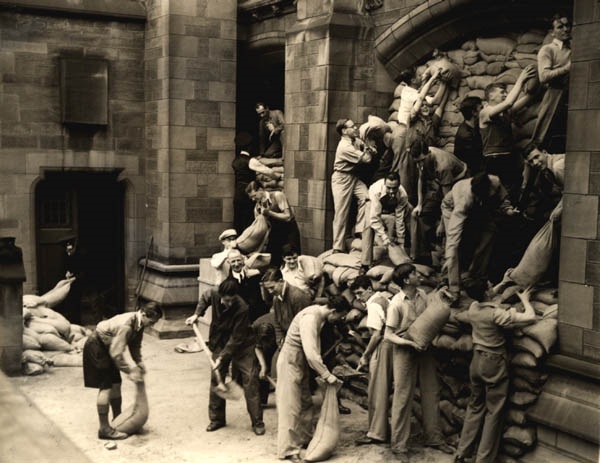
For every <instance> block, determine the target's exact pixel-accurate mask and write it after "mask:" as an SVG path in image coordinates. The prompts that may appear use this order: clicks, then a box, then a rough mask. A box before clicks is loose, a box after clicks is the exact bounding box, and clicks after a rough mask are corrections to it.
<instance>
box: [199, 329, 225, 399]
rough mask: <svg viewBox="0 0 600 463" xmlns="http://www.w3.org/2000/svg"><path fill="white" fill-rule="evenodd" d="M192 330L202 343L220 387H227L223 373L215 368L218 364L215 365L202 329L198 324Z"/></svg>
mask: <svg viewBox="0 0 600 463" xmlns="http://www.w3.org/2000/svg"><path fill="white" fill-rule="evenodd" d="M192 328H193V329H194V333H195V334H196V337H197V338H198V342H199V343H200V346H201V347H202V349H203V350H204V352H205V353H206V357H207V358H208V361H209V363H210V366H211V370H212V371H213V372H214V374H215V378H216V379H217V382H218V383H219V387H221V388H223V387H225V385H224V384H223V378H221V373H220V372H219V370H218V369H216V368H215V367H216V366H217V364H216V363H215V361H214V360H213V358H212V352H211V351H210V349H209V348H208V346H207V345H206V343H205V342H204V338H203V337H202V334H201V333H200V328H198V325H197V324H196V323H192Z"/></svg>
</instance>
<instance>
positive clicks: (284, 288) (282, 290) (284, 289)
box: [277, 280, 287, 301]
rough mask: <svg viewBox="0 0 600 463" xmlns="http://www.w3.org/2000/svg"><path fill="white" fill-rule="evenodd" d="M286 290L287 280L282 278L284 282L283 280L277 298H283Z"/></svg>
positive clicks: (281, 299)
mask: <svg viewBox="0 0 600 463" xmlns="http://www.w3.org/2000/svg"><path fill="white" fill-rule="evenodd" d="M286 291H287V281H285V280H284V282H283V288H281V294H280V295H279V296H277V298H278V299H279V300H280V301H283V298H284V297H285V293H286Z"/></svg>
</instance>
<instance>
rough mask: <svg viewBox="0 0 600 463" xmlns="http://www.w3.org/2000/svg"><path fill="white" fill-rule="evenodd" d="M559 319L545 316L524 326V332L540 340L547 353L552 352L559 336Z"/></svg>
mask: <svg viewBox="0 0 600 463" xmlns="http://www.w3.org/2000/svg"><path fill="white" fill-rule="evenodd" d="M557 331H558V320H556V319H555V318H544V319H542V320H540V321H538V322H537V323H535V324H533V325H529V326H526V327H524V328H523V333H525V334H526V335H527V336H531V337H532V338H533V339H535V340H536V341H537V342H539V343H540V344H541V345H542V346H543V347H544V350H545V351H546V353H548V352H550V349H552V346H553V345H554V343H555V342H556V339H557V337H558V332H557Z"/></svg>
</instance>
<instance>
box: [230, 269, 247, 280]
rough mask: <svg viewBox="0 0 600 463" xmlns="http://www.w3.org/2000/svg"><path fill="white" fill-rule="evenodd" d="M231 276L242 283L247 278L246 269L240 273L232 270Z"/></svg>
mask: <svg viewBox="0 0 600 463" xmlns="http://www.w3.org/2000/svg"><path fill="white" fill-rule="evenodd" d="M231 276H232V277H233V278H235V279H236V280H237V281H238V283H241V282H242V280H244V279H245V278H246V269H242V271H241V272H239V273H238V272H235V271H234V270H233V269H231Z"/></svg>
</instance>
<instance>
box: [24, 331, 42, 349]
mask: <svg viewBox="0 0 600 463" xmlns="http://www.w3.org/2000/svg"><path fill="white" fill-rule="evenodd" d="M41 348H42V346H41V344H40V343H39V342H38V340H37V339H36V338H34V337H33V336H28V335H26V334H24V335H23V349H34V350H40V349H41Z"/></svg>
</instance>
